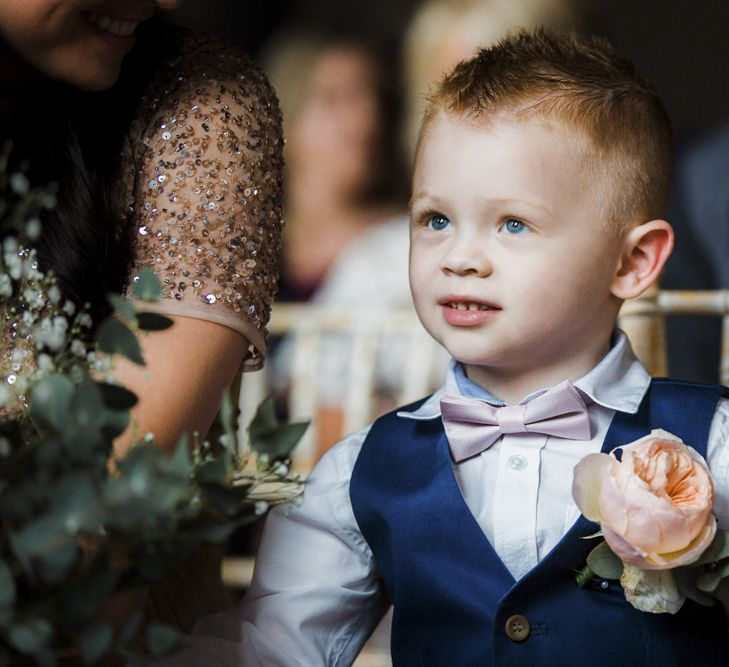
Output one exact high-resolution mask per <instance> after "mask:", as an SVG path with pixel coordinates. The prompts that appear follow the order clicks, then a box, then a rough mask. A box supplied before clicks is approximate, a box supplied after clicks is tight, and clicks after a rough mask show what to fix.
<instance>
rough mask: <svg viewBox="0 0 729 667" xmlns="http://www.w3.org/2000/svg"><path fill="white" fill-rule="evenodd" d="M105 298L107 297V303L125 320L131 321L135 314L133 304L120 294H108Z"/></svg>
mask: <svg viewBox="0 0 729 667" xmlns="http://www.w3.org/2000/svg"><path fill="white" fill-rule="evenodd" d="M107 298H108V299H109V303H110V304H111V306H112V308H114V310H115V311H116V312H117V313H118V314H119V315H121V316H122V317H123V318H124V319H125V320H128V321H130V322H131V321H132V320H133V319H134V318H135V317H136V316H137V312H136V311H135V310H134V306H133V305H132V304H131V303H130V302H129V301H127V300H126V299H125V298H124V297H123V296H121V294H109V295H108V296H107Z"/></svg>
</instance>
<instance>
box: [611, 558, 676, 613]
mask: <svg viewBox="0 0 729 667" xmlns="http://www.w3.org/2000/svg"><path fill="white" fill-rule="evenodd" d="M620 585H621V586H622V587H623V591H624V592H625V599H626V600H627V601H628V602H630V604H632V605H633V606H634V607H635V608H636V609H638V610H639V611H647V612H650V613H653V614H675V613H676V612H677V611H678V610H679V609H680V608H681V606H682V605H683V603H684V602H685V600H686V596H685V595H684V594H683V593H681V592H680V591H679V590H678V586H677V585H676V580H675V579H674V577H673V574H672V573H671V572H669V571H663V572H655V571H645V570H640V569H638V568H636V567H633V566H631V565H626V566H625V568H624V569H623V576H622V577H620Z"/></svg>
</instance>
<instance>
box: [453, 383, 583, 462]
mask: <svg viewBox="0 0 729 667" xmlns="http://www.w3.org/2000/svg"><path fill="white" fill-rule="evenodd" d="M440 409H441V416H442V418H443V426H444V427H445V432H446V435H447V436H448V442H449V444H450V448H451V455H452V456H453V460H454V461H455V462H456V463H458V462H459V461H463V460H464V459H468V458H470V457H472V456H476V454H480V453H481V452H482V451H484V450H485V449H488V448H489V447H491V445H493V444H494V442H496V441H497V440H498V439H499V438H500V437H501V436H502V435H504V434H505V433H543V434H545V435H556V436H559V437H561V438H569V439H571V440H589V439H590V419H589V417H588V415H587V406H586V405H585V402H584V401H583V400H582V397H581V396H580V394H579V392H578V391H577V389H575V388H574V386H572V383H571V382H569V381H565V382H562V383H561V384H558V385H557V386H556V387H553V388H552V389H550V390H548V391H545V392H544V393H543V394H541V395H539V396H537V397H536V398H534V399H532V400H531V401H529V403H526V404H525V405H505V406H503V407H495V406H493V405H491V404H489V403H487V402H486V401H485V400H482V399H478V398H466V397H465V396H459V395H457V394H443V396H442V397H441V399H440Z"/></svg>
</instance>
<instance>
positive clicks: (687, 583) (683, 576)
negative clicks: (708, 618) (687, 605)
mask: <svg viewBox="0 0 729 667" xmlns="http://www.w3.org/2000/svg"><path fill="white" fill-rule="evenodd" d="M702 571H703V570H702V569H701V568H695V567H693V566H688V567H677V568H676V569H675V570H673V577H674V579H675V580H676V585H677V586H678V590H680V591H681V592H682V593H683V594H684V595H685V596H686V597H687V598H688V599H689V600H693V601H694V602H696V603H697V604H700V605H703V606H704V607H711V606H713V605H714V598H713V597H712V596H711V595H709V594H708V593H704V592H703V591H700V590H699V589H698V588H697V587H696V580H697V579H698V578H699V576H700V575H701V573H702Z"/></svg>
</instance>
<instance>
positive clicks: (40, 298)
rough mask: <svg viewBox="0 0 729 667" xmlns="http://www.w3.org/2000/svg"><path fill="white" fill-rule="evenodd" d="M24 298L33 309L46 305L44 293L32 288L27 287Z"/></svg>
mask: <svg viewBox="0 0 729 667" xmlns="http://www.w3.org/2000/svg"><path fill="white" fill-rule="evenodd" d="M23 298H24V299H25V301H26V302H27V303H28V305H29V306H30V307H31V308H34V309H36V310H37V309H39V308H42V307H43V306H44V305H45V301H46V300H45V296H44V295H43V292H41V291H40V290H37V289H33V288H32V287H27V288H26V289H25V290H23Z"/></svg>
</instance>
